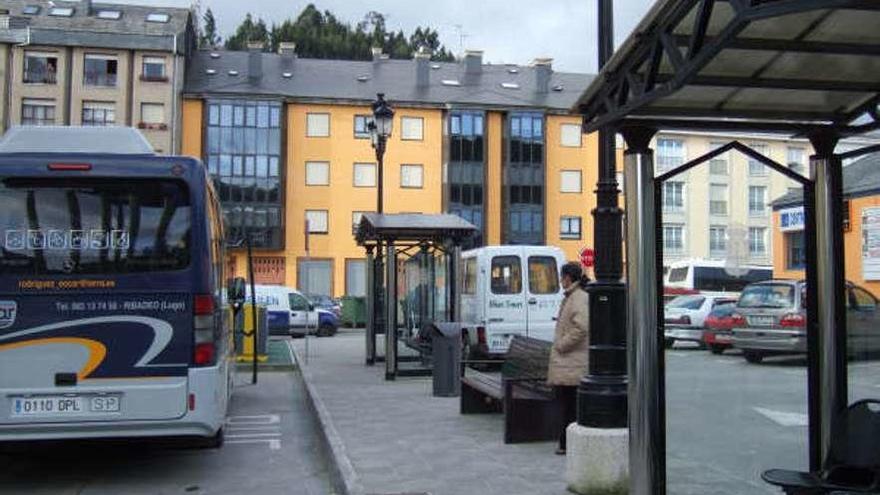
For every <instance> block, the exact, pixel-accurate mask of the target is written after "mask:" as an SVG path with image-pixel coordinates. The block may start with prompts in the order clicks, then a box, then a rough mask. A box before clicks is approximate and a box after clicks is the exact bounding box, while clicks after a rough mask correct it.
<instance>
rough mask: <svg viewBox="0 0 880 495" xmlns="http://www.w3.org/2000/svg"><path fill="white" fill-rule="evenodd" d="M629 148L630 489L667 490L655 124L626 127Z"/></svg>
mask: <svg viewBox="0 0 880 495" xmlns="http://www.w3.org/2000/svg"><path fill="white" fill-rule="evenodd" d="M621 132H622V133H623V136H624V139H626V143H627V150H626V151H625V152H624V160H625V170H626V212H627V215H626V250H627V252H626V254H627V256H626V259H627V313H626V330H627V341H628V343H629V345H628V346H627V351H628V353H627V358H628V371H629V384H628V385H629V391H628V395H629V408H628V409H629V410H628V420H629V476H630V493H651V494H654V495H663V494H665V493H666V481H665V479H666V419H665V414H666V413H665V407H666V406H665V390H664V376H665V369H664V361H663V345H662V342H661V340H662V336H663V330H662V323H663V318H662V314H661V312H662V307H661V306H660V305H659V304H658V297H659V295H660V291H661V289H660V285H661V282H659V281H658V278H657V273H658V272H659V271H662V268H661V266H662V263H663V260H662V255H661V254H659V253H662V246H660V245H659V242H658V240H659V239H660V236H658V228H659V225H660V220H661V219H660V215H661V211H662V209H661V208H660V202H659V198H660V195H659V194H658V188H657V187H656V184H655V182H654V152H653V150H651V149H650V147H649V146H650V141H651V138H652V137H653V135H654V132H655V130H654V129H650V128H644V127H634V128H625V129H622V130H621Z"/></svg>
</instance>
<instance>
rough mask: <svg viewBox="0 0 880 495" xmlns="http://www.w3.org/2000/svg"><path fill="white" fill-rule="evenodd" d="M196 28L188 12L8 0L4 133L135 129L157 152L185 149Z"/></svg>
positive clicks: (3, 12) (0, 20)
mask: <svg viewBox="0 0 880 495" xmlns="http://www.w3.org/2000/svg"><path fill="white" fill-rule="evenodd" d="M193 33H194V31H193V25H192V19H191V15H190V11H189V10H186V9H174V8H164V7H163V8H159V7H149V6H134V5H119V4H104V3H92V2H91V1H88V0H86V1H80V2H63V1H56V2H47V1H42V0H33V1H32V0H7V1H5V2H3V5H2V6H0V63H2V73H0V91H2V97H0V131H2V132H5V130H6V129H8V128H9V127H12V126H17V125H89V126H106V125H124V126H133V127H137V128H139V129H141V131H142V132H143V134H144V136H145V137H146V138H147V140H148V141H149V142H150V143H151V144H152V145H153V147H154V149H155V150H156V151H157V152H158V153H162V154H172V153H178V152H180V149H181V147H180V131H179V128H180V120H181V111H180V107H181V98H180V95H181V93H182V91H183V84H184V71H185V64H186V60H187V57H188V56H189V54H190V53H191V51H192V49H193V48H194V45H193V43H194V42H195V39H194V34H193Z"/></svg>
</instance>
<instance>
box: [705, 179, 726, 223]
mask: <svg viewBox="0 0 880 495" xmlns="http://www.w3.org/2000/svg"><path fill="white" fill-rule="evenodd" d="M709 214H710V215H720V216H724V215H727V185H725V184H710V185H709Z"/></svg>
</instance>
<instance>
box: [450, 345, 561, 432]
mask: <svg viewBox="0 0 880 495" xmlns="http://www.w3.org/2000/svg"><path fill="white" fill-rule="evenodd" d="M551 345H552V344H551V343H550V342H547V341H543V340H538V339H533V338H530V337H522V336H515V337H514V338H513V340H512V341H511V343H510V349H509V350H508V351H507V356H506V358H505V361H504V364H503V365H502V366H501V375H500V376H499V375H491V374H488V373H482V372H479V371H476V370H471V369H468V370H467V371H466V373H465V375H464V376H463V377H462V379H461V404H460V407H461V414H486V413H503V414H504V443H521V442H535V441H547V440H555V439H556V438H557V437H558V436H559V431H560V428H561V422H562V415H561V410H560V405H559V403H558V402H557V401H556V397H555V395H554V393H553V388H552V387H550V386H549V385H547V366H548V364H549V362H550V347H551Z"/></svg>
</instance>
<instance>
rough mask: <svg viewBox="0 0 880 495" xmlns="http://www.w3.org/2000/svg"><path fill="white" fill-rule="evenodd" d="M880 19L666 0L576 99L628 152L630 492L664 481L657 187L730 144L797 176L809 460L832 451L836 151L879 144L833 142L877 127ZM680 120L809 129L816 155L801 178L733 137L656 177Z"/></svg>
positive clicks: (839, 9) (786, 6) (852, 1)
mask: <svg viewBox="0 0 880 495" xmlns="http://www.w3.org/2000/svg"><path fill="white" fill-rule="evenodd" d="M877 26H880V2H876V1H865V0H659V1H658V2H656V3H655V5H654V6H653V8H652V9H651V10H650V11H649V12H648V14H647V15H646V17H645V18H644V19H643V20H642V21H641V22H640V23H639V25H638V26H637V27H636V29H635V30H634V32H633V33H632V35H631V36H630V37H629V38H628V39H627V40H626V41H625V42H624V43H623V44H622V45H621V46H620V48H619V49H618V50H617V51H616V53H615V54H614V55H613V57H612V58H611V59H610V60H609V61H608V63H607V64H606V65H605V66H604V67H603V69H602V70H601V71H600V74H599V75H598V77H596V78H595V79H594V81H593V82H592V84H591V85H590V86H589V87H588V88H587V90H586V91H585V92H584V93H583V94H582V95H581V97H580V98H579V100H578V102H577V104H576V110H577V111H578V112H580V113H582V114H583V115H584V132H593V131H596V130H599V129H601V128H605V129H612V130H614V131H616V132H618V133H620V134H621V135H622V136H623V138H624V140H625V143H626V148H627V149H626V151H625V153H624V157H625V183H626V211H627V220H626V236H627V237H626V239H627V243H626V245H627V257H626V258H627V272H628V277H627V278H628V284H627V285H628V288H627V291H628V292H627V296H628V309H627V339H628V366H629V370H628V373H629V392H628V394H629V410H628V416H629V417H628V421H629V430H630V483H631V493H655V494H656V493H665V490H666V418H665V414H666V397H665V385H664V373H665V362H664V353H663V345H662V336H663V329H662V326H663V320H664V318H663V307H662V305H661V304H658V298H659V297H660V295H661V293H662V283H661V282H660V278H659V277H658V275H659V273H660V272H661V271H662V267H663V253H662V249H661V248H660V246H662V232H663V231H662V229H661V225H660V215H661V211H662V207H661V203H660V197H661V195H660V186H661V185H662V183H663V181H664V180H665V179H666V178H668V177H671V176H672V175H675V174H677V173H680V172H683V171H685V170H688V169H689V168H692V167H694V166H696V165H699V164H701V163H705V162H707V161H709V160H711V159H712V158H714V157H716V156H718V155H721V154H723V153H726V152H727V151H730V150H734V149H735V150H737V151H740V152H742V153H744V154H746V155H748V156H749V157H750V158H752V159H753V160H756V161H758V162H760V163H763V164H764V165H766V166H767V167H770V168H771V169H773V170H775V171H777V172H779V173H781V174H784V175H785V176H786V177H788V178H790V179H792V180H794V181H795V182H797V183H799V184H800V185H802V186H803V190H804V211H805V217H806V225H805V236H806V256H807V262H806V279H807V284H808V287H810V290H808V291H807V294H808V297H807V299H808V300H807V308H808V315H809V317H808V321H807V335H808V337H807V345H808V357H807V384H808V385H807V389H808V390H807V396H808V397H807V402H808V417H809V419H808V424H809V426H808V429H807V431H808V435H809V442H808V452H809V454H808V456H809V465H810V469H811V470H812V471H817V470H819V469H820V468H821V464H822V461H823V459H824V458H825V457H826V455H827V454H828V453H829V448H830V442H831V438H830V435H831V425H833V424H834V422H835V420H836V418H837V417H838V416H839V415H840V414H841V413H842V412H843V411H844V410H845V408H846V407H847V400H848V398H847V397H848V394H847V386H848V374H847V354H846V349H847V332H846V325H847V321H846V315H845V305H846V301H845V296H844V294H845V290H844V284H845V276H844V256H843V253H844V249H843V232H842V229H841V225H842V222H843V201H842V196H843V191H842V167H843V166H842V161H843V160H844V159H846V158H852V157H856V156H860V155H863V154H867V153H871V152H876V151H880V147H878V146H868V147H866V148H863V149H859V150H855V151H852V152H848V153H836V152H835V148H836V146H837V143H838V140H840V139H841V138H845V137H851V136H857V135H860V134H864V133H867V132H870V131H873V130H876V129H878V128H880V111H878V103H880V30H878V29H877ZM678 129H683V130H689V131H724V132H730V131H743V132H749V133H775V134H785V135H788V136H796V137H802V138H808V139H809V140H810V142H811V144H812V145H813V148H814V150H815V154H814V155H813V156H811V157H810V169H809V171H807V173H805V174H801V173H798V172H797V171H794V170H792V169H790V168H788V167H786V166H784V165H782V164H779V163H776V162H775V161H773V160H771V159H770V158H768V157H766V156H763V155H761V154H760V153H757V152H755V151H753V150H752V149H750V148H748V147H747V146H744V145H742V144H740V143H738V142H731V143H729V144H727V145H726V146H723V147H721V148H719V149H716V150H714V151H713V152H711V153H709V154H707V155H705V156H702V157H700V158H698V159H696V160H693V161H691V162H688V163H685V164H683V165H681V166H680V167H678V168H675V169H674V170H670V171H667V172H665V173H663V174H661V175H659V176H655V167H654V153H653V150H652V149H651V147H650V143H651V140H652V138H653V136H654V135H655V134H656V132H657V131H660V130H678ZM658 327H659V329H660V330H659V332H658ZM767 467H768V468H772V467H775V466H767Z"/></svg>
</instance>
